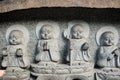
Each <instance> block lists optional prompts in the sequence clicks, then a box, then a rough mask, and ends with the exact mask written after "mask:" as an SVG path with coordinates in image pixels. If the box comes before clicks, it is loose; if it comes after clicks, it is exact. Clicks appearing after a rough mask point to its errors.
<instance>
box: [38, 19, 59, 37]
mask: <svg viewBox="0 0 120 80" xmlns="http://www.w3.org/2000/svg"><path fill="white" fill-rule="evenodd" d="M44 25H50V26H52V33H53V38H55V39H56V38H58V37H59V33H60V29H59V26H58V24H57V23H56V22H53V21H41V22H39V23H38V24H37V26H36V35H37V38H38V39H41V37H40V34H39V33H40V30H41V28H42V27H43V26H44Z"/></svg>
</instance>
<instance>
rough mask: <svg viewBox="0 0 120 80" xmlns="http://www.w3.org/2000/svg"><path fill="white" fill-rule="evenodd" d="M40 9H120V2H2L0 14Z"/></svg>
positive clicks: (119, 0) (70, 0)
mask: <svg viewBox="0 0 120 80" xmlns="http://www.w3.org/2000/svg"><path fill="white" fill-rule="evenodd" d="M39 7H90V8H120V0H0V12H1V13H2V12H8V11H11V10H18V9H28V8H39Z"/></svg>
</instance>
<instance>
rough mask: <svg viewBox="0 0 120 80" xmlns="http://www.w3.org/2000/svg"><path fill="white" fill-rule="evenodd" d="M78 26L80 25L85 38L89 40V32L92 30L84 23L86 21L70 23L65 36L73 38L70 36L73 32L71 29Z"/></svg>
mask: <svg viewBox="0 0 120 80" xmlns="http://www.w3.org/2000/svg"><path fill="white" fill-rule="evenodd" d="M76 24H80V25H81V26H82V28H83V30H84V31H83V36H84V37H85V38H88V37H89V31H90V28H89V25H88V24H87V23H86V22H84V21H71V22H69V23H68V28H67V29H66V30H65V31H64V36H65V37H66V36H69V38H71V35H70V31H71V28H72V27H73V26H74V25H76Z"/></svg>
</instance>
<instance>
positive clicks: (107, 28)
mask: <svg viewBox="0 0 120 80" xmlns="http://www.w3.org/2000/svg"><path fill="white" fill-rule="evenodd" d="M108 31H110V32H112V33H113V34H114V35H115V36H114V37H115V38H114V44H115V45H116V44H117V43H118V41H119V34H118V31H117V29H116V28H114V27H112V26H105V27H102V28H101V29H99V31H98V32H97V34H96V42H97V44H98V45H100V38H101V35H102V34H103V33H105V32H108Z"/></svg>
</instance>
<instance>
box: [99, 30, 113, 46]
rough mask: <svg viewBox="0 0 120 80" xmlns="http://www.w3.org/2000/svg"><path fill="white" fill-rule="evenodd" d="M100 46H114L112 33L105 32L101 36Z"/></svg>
mask: <svg viewBox="0 0 120 80" xmlns="http://www.w3.org/2000/svg"><path fill="white" fill-rule="evenodd" d="M101 41H102V42H101V44H102V45H103V46H111V45H114V34H113V33H112V32H105V33H103V34H102V36H101Z"/></svg>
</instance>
